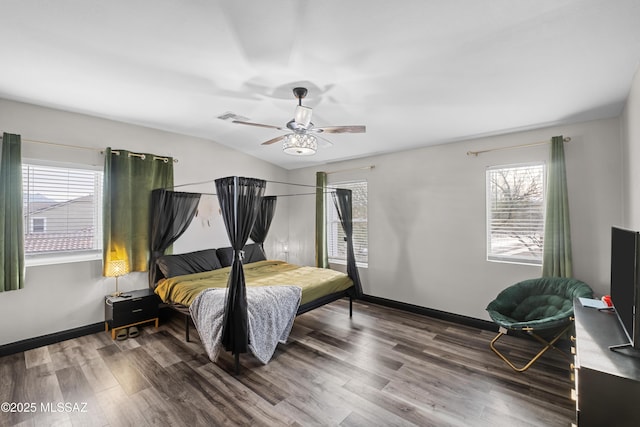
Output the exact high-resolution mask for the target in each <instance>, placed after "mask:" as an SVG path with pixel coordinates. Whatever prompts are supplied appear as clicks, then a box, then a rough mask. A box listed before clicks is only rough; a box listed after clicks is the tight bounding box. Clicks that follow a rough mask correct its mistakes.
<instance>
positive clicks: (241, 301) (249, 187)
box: [215, 176, 266, 371]
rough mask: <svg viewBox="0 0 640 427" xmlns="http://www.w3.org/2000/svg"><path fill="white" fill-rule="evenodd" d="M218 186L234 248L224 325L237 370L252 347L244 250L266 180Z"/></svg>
mask: <svg viewBox="0 0 640 427" xmlns="http://www.w3.org/2000/svg"><path fill="white" fill-rule="evenodd" d="M215 183H216V193H217V195H218V202H219V203H220V211H221V213H222V218H223V219H224V225H225V227H226V229H227V235H228V236H229V241H230V243H231V247H232V248H233V261H232V264H231V274H230V275H229V282H228V284H227V288H228V289H227V300H226V302H225V311H224V319H223V323H222V345H223V346H224V347H225V349H226V350H227V351H230V352H231V353H232V354H234V355H235V356H236V371H237V370H238V367H239V364H238V363H239V362H238V360H239V359H238V358H239V355H240V353H246V352H247V349H248V344H249V338H248V337H249V335H248V319H247V293H246V288H245V286H246V284H245V279H244V270H243V267H242V258H243V251H242V248H244V245H245V243H246V242H247V240H248V239H249V234H250V233H251V230H252V228H253V224H254V223H255V221H256V218H257V217H258V211H259V208H260V201H261V199H262V195H263V194H264V190H265V187H266V181H264V180H261V179H255V178H244V177H237V176H232V177H226V178H220V179H216V181H215Z"/></svg>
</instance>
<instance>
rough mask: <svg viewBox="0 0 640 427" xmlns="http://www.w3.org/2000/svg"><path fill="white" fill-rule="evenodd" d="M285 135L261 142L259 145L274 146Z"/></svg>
mask: <svg viewBox="0 0 640 427" xmlns="http://www.w3.org/2000/svg"><path fill="white" fill-rule="evenodd" d="M285 136H286V135H280V136H276V137H275V138H273V139H270V140H268V141H265V142H263V143H262V144H261V145H271V144H275V143H276V142H278V141H282V140H283V139H284V137H285Z"/></svg>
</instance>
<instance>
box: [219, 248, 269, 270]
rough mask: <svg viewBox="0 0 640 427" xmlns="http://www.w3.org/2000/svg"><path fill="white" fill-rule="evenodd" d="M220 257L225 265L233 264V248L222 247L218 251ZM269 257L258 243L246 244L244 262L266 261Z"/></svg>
mask: <svg viewBox="0 0 640 427" xmlns="http://www.w3.org/2000/svg"><path fill="white" fill-rule="evenodd" d="M216 252H217V254H218V259H219V260H220V263H221V264H222V266H223V267H229V266H230V265H231V261H233V248H231V247H227V248H220V249H218V250H217V251H216ZM266 259H267V256H266V255H265V253H264V251H263V250H262V248H261V247H260V245H259V244H257V243H250V244H248V245H245V247H244V260H243V263H244V264H249V263H250V262H258V261H264V260H266Z"/></svg>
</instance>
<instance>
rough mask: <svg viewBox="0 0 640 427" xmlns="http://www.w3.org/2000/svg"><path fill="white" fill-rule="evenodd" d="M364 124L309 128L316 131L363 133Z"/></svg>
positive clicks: (364, 130)
mask: <svg viewBox="0 0 640 427" xmlns="http://www.w3.org/2000/svg"><path fill="white" fill-rule="evenodd" d="M366 131H367V128H366V126H325V127H321V128H313V129H310V132H318V133H365V132H366Z"/></svg>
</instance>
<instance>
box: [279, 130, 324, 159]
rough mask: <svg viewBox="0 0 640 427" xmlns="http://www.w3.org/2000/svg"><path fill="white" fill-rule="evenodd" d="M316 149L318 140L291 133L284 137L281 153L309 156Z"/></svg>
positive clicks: (313, 137) (309, 136) (311, 136)
mask: <svg viewBox="0 0 640 427" xmlns="http://www.w3.org/2000/svg"><path fill="white" fill-rule="evenodd" d="M317 149H318V139H317V138H316V137H315V136H313V135H308V134H302V133H291V134H289V135H286V136H285V137H284V142H283V143H282V151H284V152H285V153H287V154H291V155H293V156H311V155H313V154H315V153H316V150H317Z"/></svg>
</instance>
